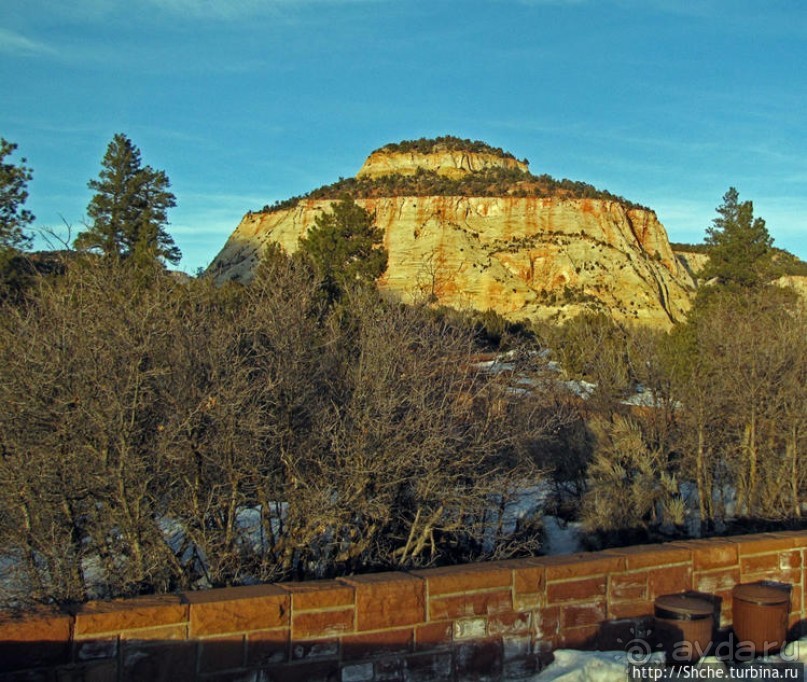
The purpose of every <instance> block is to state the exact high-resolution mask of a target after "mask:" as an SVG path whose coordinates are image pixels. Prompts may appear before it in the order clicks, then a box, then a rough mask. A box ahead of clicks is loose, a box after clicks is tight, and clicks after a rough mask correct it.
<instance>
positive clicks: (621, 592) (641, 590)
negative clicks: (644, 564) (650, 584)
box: [608, 571, 647, 601]
mask: <svg viewBox="0 0 807 682" xmlns="http://www.w3.org/2000/svg"><path fill="white" fill-rule="evenodd" d="M608 596H609V598H610V599H612V600H614V601H624V600H626V599H631V600H633V599H647V572H646V571H642V572H640V573H616V574H614V575H611V576H609V577H608Z"/></svg>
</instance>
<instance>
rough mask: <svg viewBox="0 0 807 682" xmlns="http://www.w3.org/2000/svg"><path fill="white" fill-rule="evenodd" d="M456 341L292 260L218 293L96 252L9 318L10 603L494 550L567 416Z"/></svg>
mask: <svg viewBox="0 0 807 682" xmlns="http://www.w3.org/2000/svg"><path fill="white" fill-rule="evenodd" d="M472 352H473V345H472V340H471V338H470V337H469V335H467V334H464V333H461V332H458V331H457V330H456V329H453V328H450V327H448V326H446V325H444V324H441V323H439V322H436V321H435V320H434V318H431V317H429V316H428V315H427V314H426V313H425V311H424V310H422V309H419V308H412V307H408V308H407V307H401V306H395V305H390V304H386V303H384V302H383V301H381V300H380V299H379V298H378V296H377V294H376V293H375V292H372V291H367V290H364V291H362V290H357V291H354V292H352V293H350V294H349V295H347V296H345V297H344V298H343V299H342V300H341V301H339V302H337V303H335V304H332V303H328V302H327V300H326V298H325V297H323V296H322V292H321V289H320V287H319V284H318V282H316V281H314V279H313V278H312V276H311V274H310V272H309V271H307V270H306V269H305V268H304V267H302V266H301V265H300V264H299V263H295V262H292V261H289V260H286V259H282V258H275V259H271V260H270V261H269V262H268V263H267V264H266V265H265V266H264V267H263V270H262V271H261V273H260V274H259V276H258V277H257V278H256V280H255V281H254V282H253V283H252V284H251V285H250V286H249V287H241V286H227V287H224V288H215V287H214V286H212V285H211V284H210V283H209V282H207V281H205V280H196V281H191V282H180V281H178V280H176V279H174V278H172V277H170V276H167V275H165V274H163V273H162V272H161V271H159V269H158V268H155V270H153V271H148V270H144V269H143V268H142V267H140V268H135V267H131V266H127V265H126V264H123V265H121V264H114V263H111V262H109V263H108V262H105V261H95V260H93V259H86V260H83V259H78V260H76V261H75V262H73V263H71V265H70V267H69V268H68V271H67V273H66V274H65V275H63V276H60V277H53V278H41V279H40V280H39V281H38V283H37V284H36V286H35V287H34V288H33V289H32V290H31V292H30V294H29V297H28V301H27V303H26V304H24V305H17V306H11V305H9V306H7V307H6V308H5V309H4V310H3V314H2V321H0V372H1V373H2V377H1V378H0V403H2V405H3V410H2V411H0V547H2V556H0V562H1V563H2V567H3V572H4V574H5V576H6V578H5V579H4V580H3V581H2V590H3V592H2V594H0V601H2V602H3V603H4V604H5V605H6V606H9V605H14V604H17V605H24V604H25V603H30V602H43V601H55V602H59V603H69V602H80V601H82V600H85V599H87V598H89V597H111V596H121V595H131V594H136V593H142V592H151V591H158V592H162V591H170V590H173V589H177V588H184V589H188V588H191V589H193V588H197V587H204V586H214V585H229V584H239V583H249V582H254V581H266V580H276V579H284V578H289V577H296V578H305V577H318V576H332V575H337V574H346V573H350V572H354V571H366V570H373V569H383V568H391V567H413V566H424V565H431V564H440V563H448V562H456V561H461V560H473V559H477V558H483V557H503V556H510V555H513V554H516V553H519V552H525V551H530V550H534V549H535V548H536V547H537V545H538V542H539V539H540V533H539V532H537V530H536V527H535V526H532V527H530V524H524V525H518V524H516V527H515V529H514V528H513V527H512V524H509V525H508V523H506V522H505V519H504V518H503V516H502V514H501V510H502V509H504V508H505V507H506V505H507V503H508V495H511V494H514V493H515V491H516V490H517V489H519V488H522V487H524V486H526V485H531V484H535V482H536V481H538V480H539V479H540V476H541V472H540V471H539V469H538V467H537V466H536V464H535V459H536V456H535V451H536V448H537V447H538V444H539V443H540V442H541V440H542V439H543V438H544V437H545V436H546V435H547V433H548V432H549V431H550V430H551V429H554V428H556V427H557V425H558V421H559V419H560V418H561V417H560V414H561V413H560V412H559V410H558V408H557V406H556V403H555V401H554V400H553V399H552V398H551V397H550V396H547V399H546V400H542V399H540V398H539V397H538V396H535V395H533V396H530V397H529V398H526V397H524V396H523V395H522V394H520V393H518V392H513V391H512V390H511V389H510V387H509V386H508V385H507V382H508V379H507V378H506V377H504V376H500V375H496V374H485V373H482V372H480V371H478V370H477V369H475V368H474V366H473V364H472V362H471V358H472Z"/></svg>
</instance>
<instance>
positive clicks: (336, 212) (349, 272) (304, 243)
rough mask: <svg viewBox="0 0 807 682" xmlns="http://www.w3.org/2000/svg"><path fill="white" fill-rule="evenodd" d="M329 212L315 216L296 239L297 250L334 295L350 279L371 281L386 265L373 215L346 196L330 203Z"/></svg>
mask: <svg viewBox="0 0 807 682" xmlns="http://www.w3.org/2000/svg"><path fill="white" fill-rule="evenodd" d="M331 209H332V211H333V212H332V213H323V214H322V215H319V216H317V218H316V220H315V225H314V227H312V228H311V229H310V230H309V231H308V234H307V235H306V236H305V237H302V238H301V239H300V250H301V252H302V253H303V254H304V255H305V256H307V257H308V258H309V259H310V261H311V263H312V264H313V266H314V269H315V270H316V271H317V274H318V275H319V276H320V277H322V279H323V282H324V285H325V288H326V289H327V290H329V291H330V292H331V293H332V294H333V295H334V296H338V295H339V293H340V292H342V291H344V290H345V288H346V287H348V286H349V285H350V284H351V283H355V282H363V283H369V282H375V280H377V279H378V278H379V277H380V276H381V275H382V274H383V273H384V270H386V269H387V250H386V249H385V248H384V246H383V240H384V233H383V232H382V231H381V230H380V229H379V228H378V227H376V226H375V225H374V220H375V216H374V215H373V214H372V213H370V212H368V211H366V210H365V209H363V208H362V207H361V206H359V205H358V204H356V202H355V201H353V199H352V198H351V197H349V196H345V197H343V198H342V200H341V201H339V202H338V203H336V202H335V203H332V204H331Z"/></svg>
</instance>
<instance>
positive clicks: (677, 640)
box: [655, 594, 714, 663]
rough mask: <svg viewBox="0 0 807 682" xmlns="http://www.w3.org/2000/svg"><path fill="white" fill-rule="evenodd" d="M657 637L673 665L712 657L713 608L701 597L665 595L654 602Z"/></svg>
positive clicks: (710, 603)
mask: <svg viewBox="0 0 807 682" xmlns="http://www.w3.org/2000/svg"><path fill="white" fill-rule="evenodd" d="M655 622H656V636H657V638H658V642H659V644H661V645H662V646H663V647H664V651H665V652H666V653H667V659H668V661H670V662H671V663H694V662H695V661H697V660H698V659H699V658H700V657H701V656H705V655H706V654H708V653H709V650H710V648H711V646H712V633H713V631H714V605H713V604H712V602H710V601H707V600H706V599H702V598H700V597H693V596H689V595H686V594H665V595H664V596H661V597H658V598H657V599H656V601H655Z"/></svg>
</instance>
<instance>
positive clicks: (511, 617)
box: [488, 612, 532, 636]
mask: <svg viewBox="0 0 807 682" xmlns="http://www.w3.org/2000/svg"><path fill="white" fill-rule="evenodd" d="M530 615H531V614H530V613H529V612H522V613H503V614H501V615H498V616H491V617H490V618H488V633H489V634H490V635H505V636H508V635H523V634H526V633H528V632H529V631H530V622H531V620H532V618H531V617H530Z"/></svg>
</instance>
